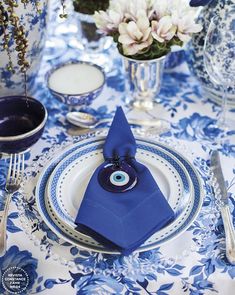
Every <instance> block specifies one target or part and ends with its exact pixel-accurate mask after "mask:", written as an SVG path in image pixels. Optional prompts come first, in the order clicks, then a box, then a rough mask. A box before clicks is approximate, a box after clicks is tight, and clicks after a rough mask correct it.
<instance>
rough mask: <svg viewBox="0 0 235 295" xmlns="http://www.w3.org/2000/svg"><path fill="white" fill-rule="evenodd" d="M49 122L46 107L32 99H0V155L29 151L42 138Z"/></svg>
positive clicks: (21, 97)
mask: <svg viewBox="0 0 235 295" xmlns="http://www.w3.org/2000/svg"><path fill="white" fill-rule="evenodd" d="M46 121H47V110H46V108H45V107H44V105H43V104H42V103H41V102H39V101H38V100H36V99H34V98H32V97H27V98H26V97H25V96H4V97H0V153H7V154H10V153H19V152H22V151H25V150H27V149H28V148H29V147H31V146H32V145H33V144H34V143H36V142H37V141H38V139H39V138H40V137H41V135H42V133H43V130H44V126H45V124H46Z"/></svg>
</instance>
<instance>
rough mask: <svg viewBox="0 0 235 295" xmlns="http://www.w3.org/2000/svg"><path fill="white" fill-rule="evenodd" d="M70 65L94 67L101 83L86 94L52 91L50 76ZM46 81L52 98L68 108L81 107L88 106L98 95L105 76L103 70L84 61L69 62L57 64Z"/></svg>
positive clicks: (48, 74) (102, 86)
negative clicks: (100, 76) (101, 78)
mask: <svg viewBox="0 0 235 295" xmlns="http://www.w3.org/2000/svg"><path fill="white" fill-rule="evenodd" d="M71 64H85V65H89V66H92V67H95V68H96V69H98V70H99V71H100V73H101V74H102V75H103V82H102V83H101V84H100V85H99V86H98V87H97V88H96V89H93V90H91V91H88V92H81V93H76V94H67V93H61V92H58V91H55V90H54V89H52V88H51V87H50V83H49V80H50V77H51V75H52V74H53V73H54V72H55V71H56V70H58V69H59V68H61V67H63V66H66V65H71ZM66 79H68V77H65V81H66ZM46 80H47V86H48V89H49V90H50V92H51V93H52V95H53V96H55V97H56V98H57V99H59V100H60V101H62V102H63V103H65V104H67V105H69V106H76V107H82V106H88V105H90V104H91V103H92V102H93V101H94V100H95V99H96V98H97V97H98V96H99V95H100V93H101V92H102V90H103V88H104V85H105V80H106V76H105V73H104V70H103V69H102V68H101V67H100V66H98V65H96V64H93V63H91V62H84V61H70V62H67V63H61V64H58V65H57V66H56V67H54V68H53V69H51V70H50V71H49V72H48V73H47V76H46Z"/></svg>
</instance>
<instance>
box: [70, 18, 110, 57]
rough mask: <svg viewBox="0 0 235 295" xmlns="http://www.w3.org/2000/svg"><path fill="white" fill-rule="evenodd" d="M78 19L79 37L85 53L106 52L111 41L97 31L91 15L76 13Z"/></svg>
mask: <svg viewBox="0 0 235 295" xmlns="http://www.w3.org/2000/svg"><path fill="white" fill-rule="evenodd" d="M76 14H77V15H78V19H79V35H80V37H81V43H82V45H83V48H84V50H85V51H87V52H95V53H98V52H102V51H104V50H107V49H108V48H109V47H110V46H111V44H112V41H111V39H110V38H109V37H106V36H104V35H103V34H102V33H100V32H99V31H98V30H97V27H96V25H95V22H94V19H93V16H92V15H88V14H83V13H79V12H76Z"/></svg>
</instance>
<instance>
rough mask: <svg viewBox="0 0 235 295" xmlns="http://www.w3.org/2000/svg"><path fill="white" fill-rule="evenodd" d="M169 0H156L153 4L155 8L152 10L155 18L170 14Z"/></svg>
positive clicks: (158, 18)
mask: <svg viewBox="0 0 235 295" xmlns="http://www.w3.org/2000/svg"><path fill="white" fill-rule="evenodd" d="M169 7H170V5H169V0H165V1H162V0H156V1H154V4H153V10H152V18H153V19H155V20H158V21H159V20H160V18H162V17H163V16H167V15H170V10H169Z"/></svg>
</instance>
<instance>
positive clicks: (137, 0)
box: [125, 0, 154, 21]
mask: <svg viewBox="0 0 235 295" xmlns="http://www.w3.org/2000/svg"><path fill="white" fill-rule="evenodd" d="M126 2H127V6H126V12H125V18H126V20H128V21H129V20H133V21H137V19H138V18H139V17H140V16H143V15H145V16H148V15H149V12H150V11H151V10H152V8H153V2H154V1H153V0H129V1H128V0H126Z"/></svg>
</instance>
